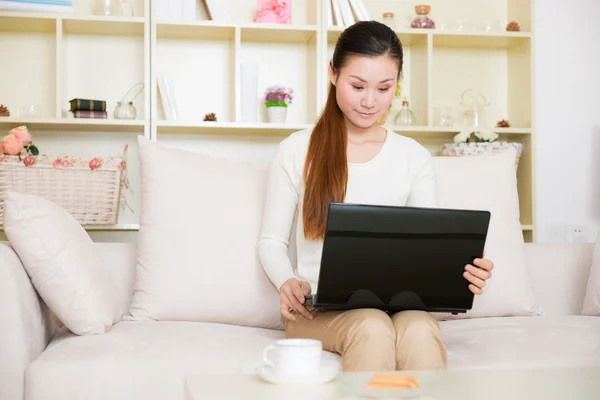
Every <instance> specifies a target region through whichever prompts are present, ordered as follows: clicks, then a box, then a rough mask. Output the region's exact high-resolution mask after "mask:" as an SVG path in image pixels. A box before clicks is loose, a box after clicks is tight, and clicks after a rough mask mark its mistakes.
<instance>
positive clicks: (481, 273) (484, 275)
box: [465, 264, 492, 281]
mask: <svg viewBox="0 0 600 400" xmlns="http://www.w3.org/2000/svg"><path fill="white" fill-rule="evenodd" d="M465 269H466V270H467V271H469V272H470V273H471V275H474V276H476V277H478V278H479V279H483V280H484V281H485V280H487V279H489V278H490V277H491V276H492V271H491V270H488V269H481V268H477V267H475V266H473V265H470V264H469V265H467V267H466V268H465Z"/></svg>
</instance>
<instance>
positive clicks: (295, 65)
mask: <svg viewBox="0 0 600 400" xmlns="http://www.w3.org/2000/svg"><path fill="white" fill-rule="evenodd" d="M363 1H364V3H365V5H366V8H367V10H368V13H369V15H370V17H371V18H373V19H376V20H379V21H381V20H382V15H383V13H384V12H388V11H391V12H394V14H395V16H396V27H395V28H396V29H395V30H396V32H397V34H398V36H399V38H400V40H401V41H402V43H403V46H404V53H405V57H404V61H405V62H404V72H403V76H404V79H403V90H402V94H403V96H406V98H407V100H409V102H410V105H411V108H413V110H414V111H415V113H416V116H417V120H418V121H417V122H418V125H417V126H411V127H404V126H395V125H393V120H394V116H395V114H396V112H397V110H398V108H399V105H400V102H401V100H400V99H398V100H396V101H395V102H394V105H393V109H392V110H391V111H390V113H389V116H388V121H387V123H386V124H387V125H388V126H390V127H391V128H392V129H393V130H394V131H396V132H399V133H401V134H404V135H407V136H411V137H414V138H416V139H417V140H418V141H419V142H421V143H422V144H424V145H425V146H426V147H427V148H428V149H430V151H431V152H432V153H433V154H438V153H439V148H440V146H441V145H442V144H444V143H448V142H449V141H451V140H452V137H453V136H454V135H455V134H456V133H458V132H459V131H460V130H461V128H459V127H458V126H457V127H440V126H437V120H436V111H437V110H438V108H440V107H449V106H451V107H454V108H455V109H457V107H458V104H459V101H460V94H461V93H462V92H463V91H464V90H466V89H475V90H478V91H480V92H482V93H483V94H485V95H486V97H487V98H488V100H489V101H490V102H491V105H490V107H489V109H488V110H487V115H486V116H487V119H488V122H489V123H491V124H493V125H494V124H495V122H496V121H498V120H501V119H507V120H509V121H510V122H511V124H512V127H511V128H497V129H495V131H496V132H497V133H498V134H499V135H500V139H502V140H511V141H517V142H520V143H523V144H524V145H525V151H524V154H523V156H522V158H521V160H520V164H519V169H518V184H519V198H520V206H521V222H522V225H523V232H524V236H525V239H526V240H527V241H534V240H535V231H536V225H535V196H534V185H535V173H534V170H533V165H534V157H535V154H534V138H535V127H534V124H533V121H534V115H533V111H534V103H533V102H534V98H533V91H532V82H533V76H532V71H533V68H532V63H533V58H532V47H533V42H534V40H535V39H534V37H535V34H534V30H533V18H532V16H533V0H431V1H429V2H427V4H430V5H431V8H432V14H431V17H432V18H433V19H434V20H435V21H436V23H437V25H438V28H439V29H435V30H420V29H411V28H410V27H409V21H410V20H411V19H412V18H414V16H415V12H414V6H415V5H417V4H420V2H416V1H412V0H363ZM223 2H224V3H225V4H226V5H227V7H228V10H230V14H231V17H232V20H231V21H227V22H221V21H212V20H210V19H209V18H208V16H207V14H206V12H205V10H204V9H203V8H202V7H200V8H198V10H197V14H196V16H195V17H196V18H195V19H194V20H191V21H189V20H188V21H182V20H174V19H166V20H163V19H158V18H156V7H155V0H139V1H137V2H136V3H135V15H134V16H133V17H101V16H95V15H93V7H94V3H93V1H92V0H82V2H76V3H75V7H76V14H75V15H69V16H66V15H59V14H46V13H42V14H38V13H15V12H0V54H2V55H3V56H4V57H3V59H4V60H8V62H6V61H4V62H3V63H0V104H5V105H7V106H8V107H9V109H10V111H11V117H8V118H6V117H4V118H2V117H0V135H3V134H2V132H3V131H6V130H8V129H11V128H12V127H15V126H18V125H22V124H25V125H27V126H28V127H29V128H30V130H31V131H32V134H33V137H34V142H35V143H36V145H38V147H39V148H40V150H41V151H42V152H44V153H47V154H57V155H64V154H69V155H90V154H94V155H99V156H107V155H116V154H117V153H118V151H119V150H120V148H121V147H122V145H123V144H126V143H127V144H129V149H130V156H129V161H130V164H129V165H130V166H131V167H130V180H131V182H132V187H133V192H134V195H133V199H132V201H131V204H132V206H133V208H134V210H135V212H134V213H128V212H124V213H122V215H121V217H120V220H119V223H118V224H117V225H116V226H110V227H86V228H87V229H89V230H90V231H91V232H96V231H99V230H100V231H102V230H104V231H106V232H108V233H110V234H113V233H114V235H116V236H115V238H117V239H116V240H118V235H119V233H120V232H124V231H135V230H136V229H137V227H138V222H139V221H138V211H139V171H138V170H137V142H136V136H137V135H145V136H147V137H149V138H151V139H153V140H156V141H159V142H161V143H165V144H166V145H169V146H172V147H178V148H184V149H189V150H192V151H198V152H204V153H211V154H215V155H221V156H226V157H232V158H238V159H244V160H250V161H257V162H264V163H266V162H268V161H269V160H270V158H271V156H272V152H273V150H274V149H275V147H276V145H277V143H278V142H279V141H280V140H282V139H283V138H284V137H285V136H287V135H289V134H291V133H293V132H295V131H298V130H302V129H306V128H310V127H311V126H312V124H313V123H314V121H315V119H316V118H317V116H318V115H319V113H320V111H321V108H322V106H323V103H324V101H325V99H326V96H327V86H328V79H327V63H328V61H329V59H330V57H331V55H332V53H333V48H334V45H335V41H336V40H337V38H338V37H339V36H340V34H341V32H342V30H343V28H342V27H338V26H327V23H326V21H327V18H326V17H325V15H326V12H327V8H326V7H327V5H328V0H293V1H292V24H290V25H278V24H260V23H254V22H252V21H253V18H254V14H255V10H256V0H223ZM458 20H461V21H462V22H463V23H467V24H469V23H470V24H472V25H474V24H480V23H482V22H484V21H486V20H489V21H492V22H494V23H495V26H498V27H500V28H502V29H503V28H504V27H505V26H506V23H507V22H508V21H512V20H515V21H518V22H519V24H520V26H521V31H520V32H505V31H499V30H496V31H494V32H483V31H481V30H475V29H473V30H468V27H467V30H464V31H461V32H457V31H451V30H443V29H441V27H442V25H443V23H453V22H456V21H458ZM245 62H252V63H256V64H258V67H259V93H257V96H260V95H261V93H262V91H263V90H264V89H265V88H266V87H268V86H270V85H273V84H280V85H285V86H289V87H292V88H293V89H294V92H295V98H294V102H293V104H292V105H291V107H290V108H289V111H288V118H287V121H286V123H285V124H270V123H268V122H266V113H265V111H264V107H261V108H260V109H259V110H257V113H258V114H259V121H260V122H257V123H247V122H242V121H241V111H240V110H241V104H240V102H241V100H240V95H239V93H240V80H241V77H240V65H241V64H242V63H245ZM158 73H165V74H166V75H167V76H168V78H169V80H170V82H171V84H172V89H173V92H174V96H175V98H176V100H177V107H178V111H179V112H178V116H179V117H178V119H177V120H176V121H170V120H166V118H165V116H164V113H163V112H162V109H161V107H160V104H161V102H160V101H161V99H160V95H159V93H158V89H157V84H156V77H157V74H158ZM138 82H144V83H145V86H144V90H143V92H142V93H141V94H140V95H139V96H138V97H137V99H136V101H135V102H134V105H135V107H136V109H137V119H136V120H116V119H114V118H113V116H112V111H113V108H114V105H115V103H116V101H119V100H120V99H121V98H122V97H123V95H124V94H125V93H126V92H127V90H128V89H129V88H130V87H131V86H133V85H134V84H136V83H138ZM75 97H79V98H96V99H102V100H106V101H107V103H108V112H109V119H106V120H91V119H89V120H88V119H70V118H67V113H66V112H67V110H68V100H70V99H72V98H75ZM28 104H37V105H41V106H42V115H41V116H39V117H21V116H19V115H17V111H18V110H19V108H20V107H21V106H25V105H28ZM208 113H215V114H216V116H217V121H216V122H207V121H203V119H204V116H205V115H206V114H208ZM493 125H492V126H493Z"/></svg>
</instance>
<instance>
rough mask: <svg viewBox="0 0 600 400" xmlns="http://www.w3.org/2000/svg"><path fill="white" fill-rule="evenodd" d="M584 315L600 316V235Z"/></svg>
mask: <svg viewBox="0 0 600 400" xmlns="http://www.w3.org/2000/svg"><path fill="white" fill-rule="evenodd" d="M581 313H582V314H583V315H594V316H600V234H598V237H597V238H596V244H595V245H594V250H593V255H592V266H591V269H590V277H589V279H588V283H587V288H586V292H585V297H584V299H583V310H582V312H581Z"/></svg>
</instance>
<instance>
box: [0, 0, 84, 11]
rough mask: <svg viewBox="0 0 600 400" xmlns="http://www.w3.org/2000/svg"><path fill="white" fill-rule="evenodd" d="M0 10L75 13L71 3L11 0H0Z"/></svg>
mask: <svg viewBox="0 0 600 400" xmlns="http://www.w3.org/2000/svg"><path fill="white" fill-rule="evenodd" d="M0 10H3V11H28V12H40V13H44V12H47V13H60V14H75V9H74V8H73V5H63V4H45V3H35V2H24V1H12V0H0Z"/></svg>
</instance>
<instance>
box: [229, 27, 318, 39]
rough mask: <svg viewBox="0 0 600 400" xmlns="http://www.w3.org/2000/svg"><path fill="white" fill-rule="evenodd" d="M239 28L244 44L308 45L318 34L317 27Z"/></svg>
mask: <svg viewBox="0 0 600 400" xmlns="http://www.w3.org/2000/svg"><path fill="white" fill-rule="evenodd" d="M239 27H240V30H241V40H242V42H263V43H307V42H309V41H311V39H312V38H313V37H314V36H315V35H316V33H317V27H316V26H315V25H297V26H296V25H283V24H265V23H249V24H242V25H239Z"/></svg>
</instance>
